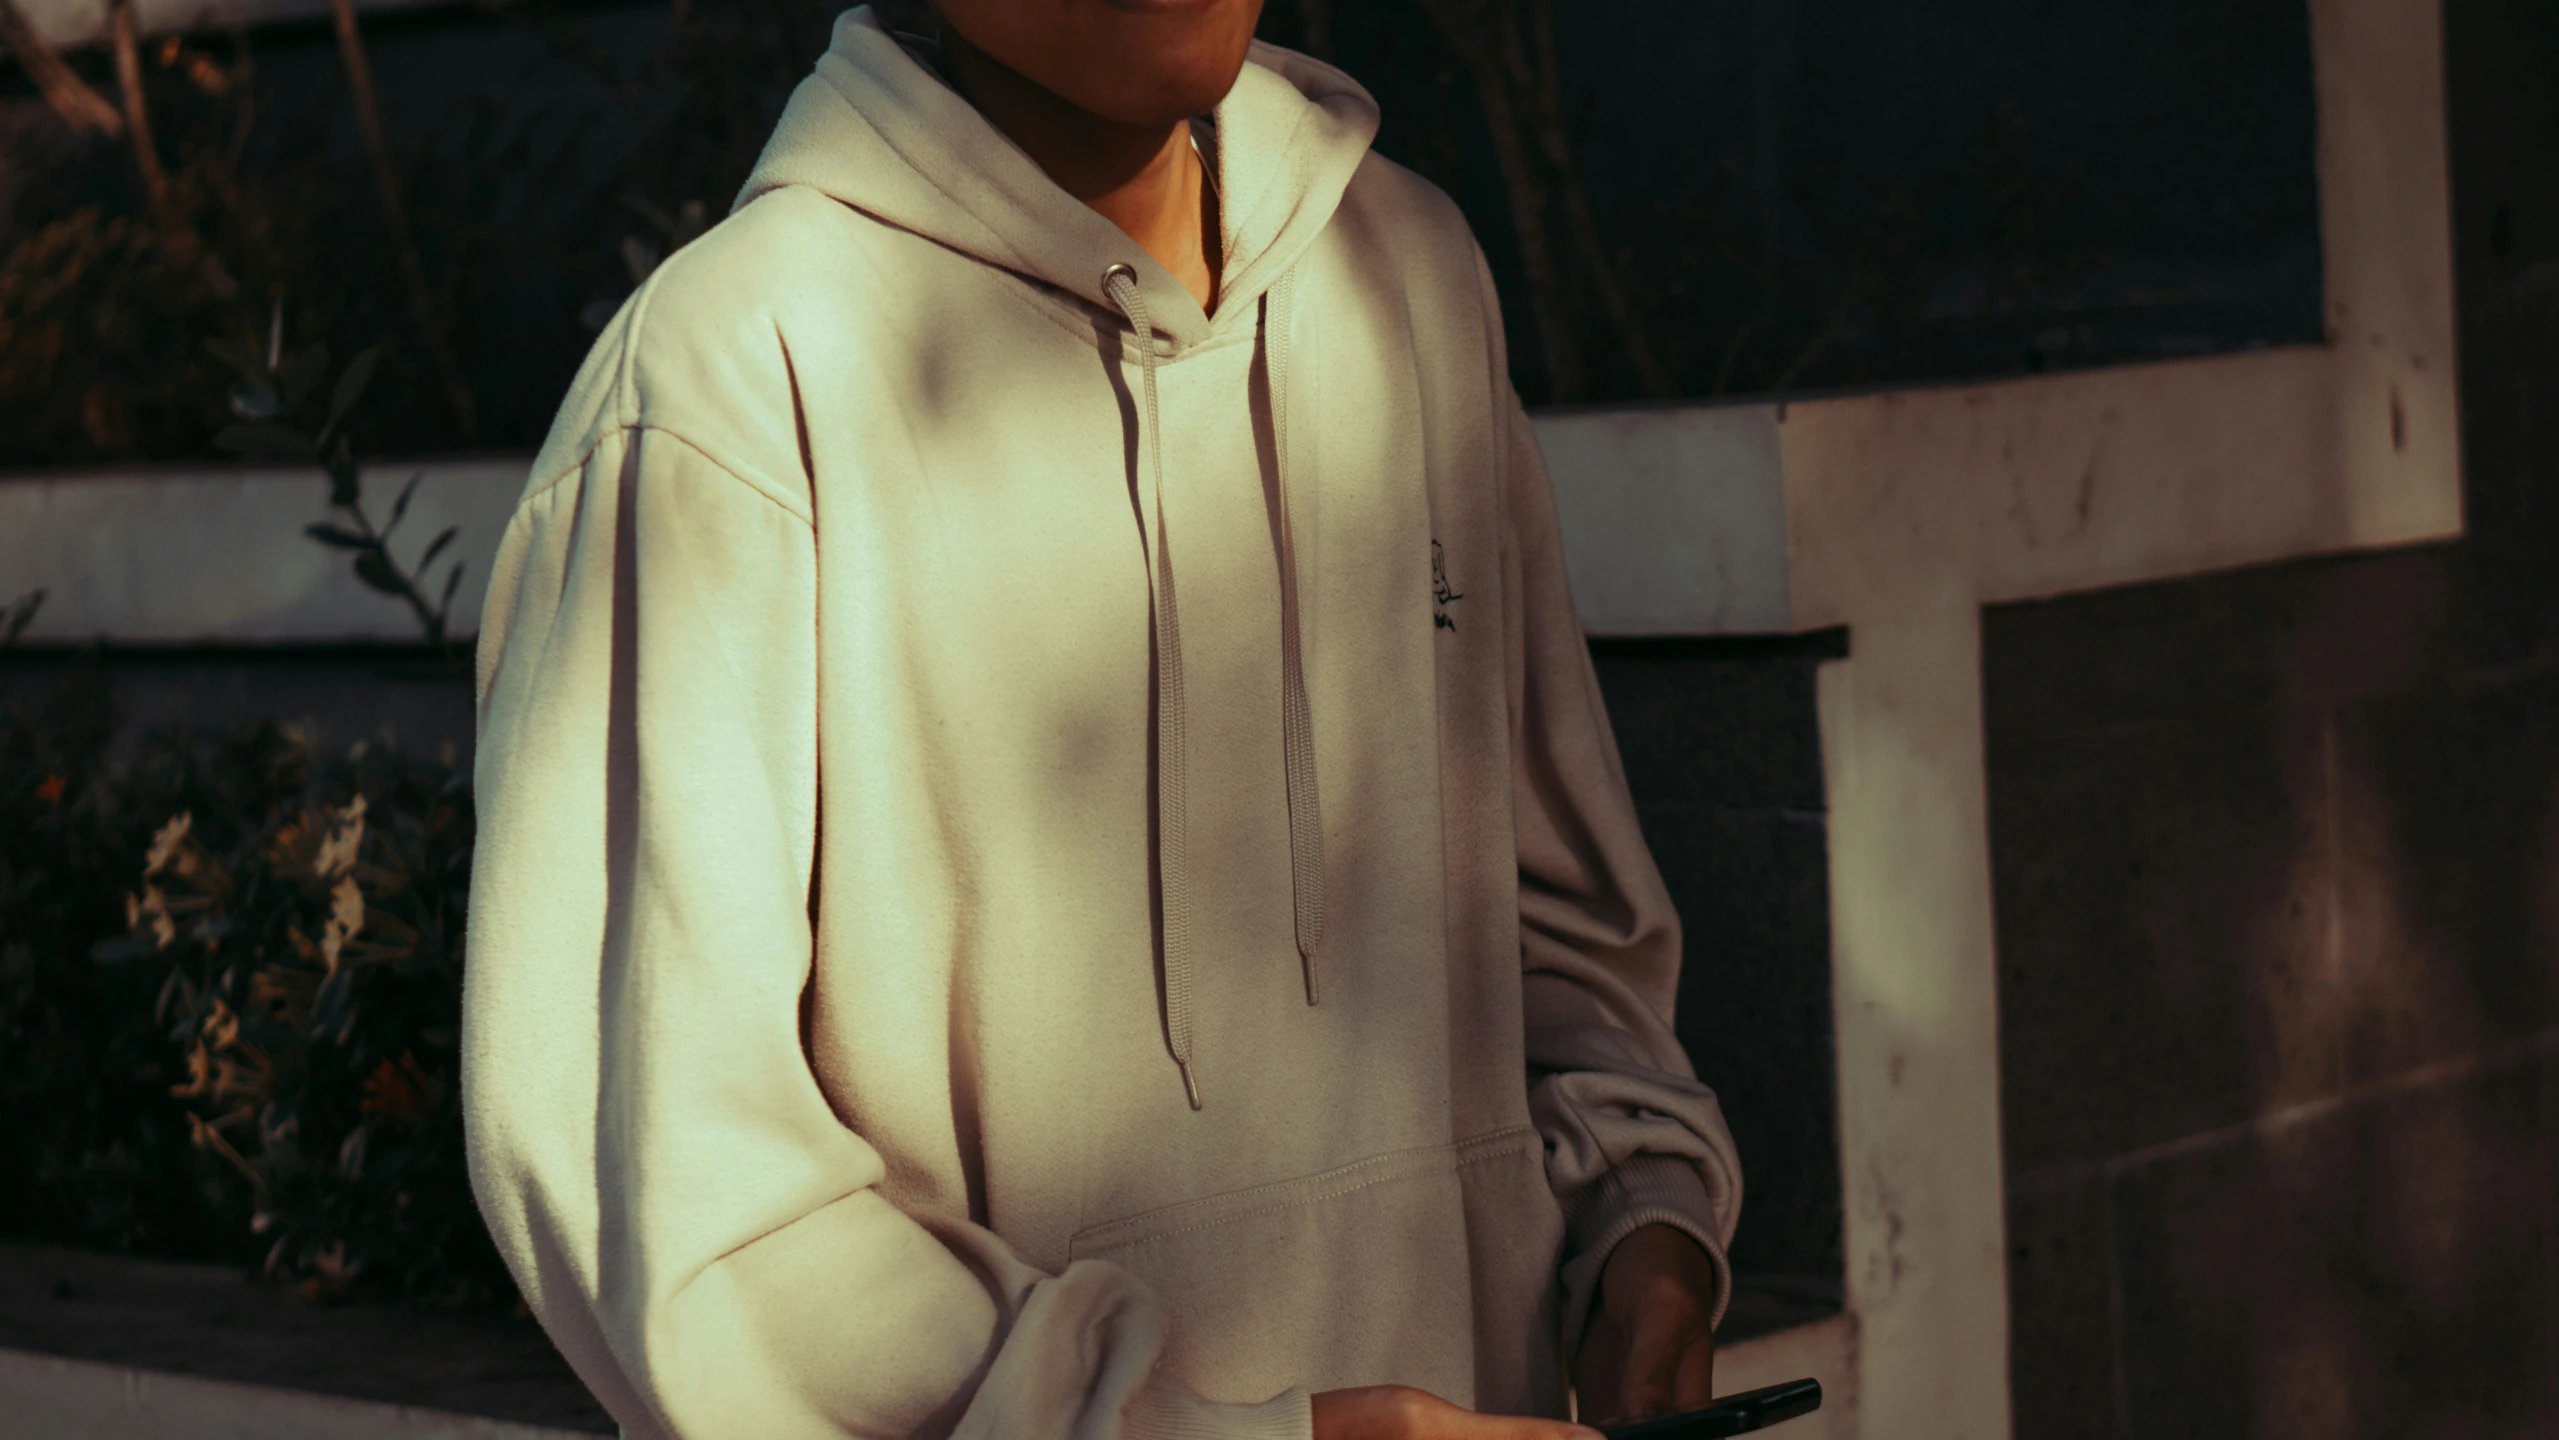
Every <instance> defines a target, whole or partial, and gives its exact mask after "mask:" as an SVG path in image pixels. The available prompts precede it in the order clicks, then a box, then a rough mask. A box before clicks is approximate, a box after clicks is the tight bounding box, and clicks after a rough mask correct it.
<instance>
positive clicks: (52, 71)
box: [0, 0, 124, 136]
mask: <svg viewBox="0 0 2559 1440" xmlns="http://www.w3.org/2000/svg"><path fill="white" fill-rule="evenodd" d="M0 48H6V49H8V50H10V51H12V52H13V53H15V54H16V55H17V57H18V64H19V66H20V67H21V68H23V69H24V70H25V71H26V72H27V78H28V79H30V80H33V81H35V82H36V88H37V89H38V90H41V91H43V92H44V103H46V104H47V105H50V106H52V107H53V110H54V113H55V114H57V115H60V116H61V117H62V118H63V119H64V120H66V121H68V122H70V125H71V128H72V129H74V130H95V131H97V132H98V133H99V134H101V135H108V136H114V135H120V134H123V133H124V117H123V116H121V115H118V114H117V113H116V108H115V107H114V106H113V105H110V104H108V103H107V102H106V98H105V97H104V96H102V95H100V94H99V93H98V92H97V91H95V90H92V89H90V88H89V82H87V81H85V80H83V79H81V78H80V75H79V72H77V71H75V70H73V69H72V68H71V67H70V65H68V64H67V63H65V62H64V61H63V58H62V53H61V52H60V51H58V50H56V49H54V48H53V42H52V41H50V40H47V39H45V38H44V33H43V32H42V31H40V30H38V29H36V27H35V25H34V23H33V22H31V21H29V20H28V19H27V17H26V14H25V12H23V11H21V10H19V9H18V3H17V0H0Z"/></svg>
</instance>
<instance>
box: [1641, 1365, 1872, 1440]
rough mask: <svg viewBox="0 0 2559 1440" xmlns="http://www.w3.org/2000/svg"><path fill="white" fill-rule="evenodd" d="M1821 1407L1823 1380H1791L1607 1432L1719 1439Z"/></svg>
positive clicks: (1660, 1439)
mask: <svg viewBox="0 0 2559 1440" xmlns="http://www.w3.org/2000/svg"><path fill="white" fill-rule="evenodd" d="M1820 1408H1822V1382H1820V1381H1819V1380H1789V1381H1787V1382H1786V1383H1785V1384H1783V1385H1770V1386H1766V1387H1763V1388H1761V1389H1758V1390H1745V1391H1743V1392H1742V1393H1740V1394H1739V1395H1727V1396H1725V1397H1724V1398H1723V1399H1721V1400H1718V1401H1716V1402H1715V1403H1714V1404H1712V1405H1709V1406H1707V1407H1706V1408H1705V1409H1703V1410H1691V1411H1689V1412H1688V1413H1687V1414H1685V1415H1665V1416H1663V1417H1662V1418H1661V1419H1659V1420H1647V1421H1645V1422H1643V1423H1642V1424H1640V1425H1623V1426H1620V1427H1618V1428H1617V1429H1615V1430H1610V1431H1607V1432H1605V1433H1606V1434H1607V1436H1608V1440H1716V1437H1718V1436H1723V1435H1746V1434H1748V1433H1750V1432H1751V1431H1753V1430H1765V1429H1767V1428H1768V1427H1769V1426H1771V1425H1774V1424H1776V1423H1777V1422H1778V1421H1780V1420H1792V1419H1794V1418H1795V1417H1796V1416H1798V1415H1810V1414H1812V1413H1813V1412H1814V1411H1816V1410H1819V1409H1820Z"/></svg>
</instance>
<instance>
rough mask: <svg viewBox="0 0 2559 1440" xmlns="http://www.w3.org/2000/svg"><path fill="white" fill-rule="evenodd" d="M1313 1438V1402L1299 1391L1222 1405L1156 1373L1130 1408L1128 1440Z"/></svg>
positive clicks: (1304, 1393) (1300, 1439) (1288, 1391)
mask: <svg viewBox="0 0 2559 1440" xmlns="http://www.w3.org/2000/svg"><path fill="white" fill-rule="evenodd" d="M1314 1433H1315V1405H1314V1397H1313V1396H1311V1395H1309V1394H1308V1393H1307V1392H1306V1390H1305V1389H1304V1388H1303V1387H1293V1388H1291V1389H1287V1390H1283V1391H1281V1392H1280V1393H1278V1394H1277V1395H1274V1396H1272V1397H1271V1398H1270V1399H1268V1400H1264V1401H1262V1402H1260V1403H1259V1404H1254V1405H1220V1404H1218V1403H1217V1402H1216V1401H1213V1400H1203V1399H1201V1398H1200V1397H1199V1396H1197V1395H1195V1394H1193V1393H1191V1389H1190V1387H1189V1386H1187V1385H1184V1384H1182V1383H1180V1382H1179V1381H1176V1380H1172V1379H1168V1378H1165V1377H1164V1376H1162V1375H1161V1373H1160V1372H1159V1374H1158V1376H1157V1378H1156V1379H1155V1380H1154V1381H1153V1382H1152V1383H1150V1384H1149V1385H1148V1386H1147V1387H1146V1388H1145V1390H1143V1391H1141V1392H1139V1394H1138V1397H1137V1398H1136V1400H1134V1401H1132V1402H1131V1403H1130V1405H1129V1407H1128V1430H1127V1434H1128V1440H1309V1437H1311V1436H1312V1435H1314Z"/></svg>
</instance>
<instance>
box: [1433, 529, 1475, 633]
mask: <svg viewBox="0 0 2559 1440" xmlns="http://www.w3.org/2000/svg"><path fill="white" fill-rule="evenodd" d="M1465 598H1466V597H1465V596H1463V595H1461V594H1459V593H1457V589H1456V587H1454V586H1452V585H1450V584H1449V583H1448V553H1447V552H1446V551H1444V550H1442V549H1440V545H1439V542H1438V541H1436V540H1434V541H1432V542H1431V626H1432V628H1433V629H1437V630H1454V629H1456V628H1457V622H1456V621H1455V620H1453V619H1451V618H1449V614H1448V607H1449V606H1451V605H1454V604H1456V603H1457V602H1458V601H1460V600H1463V599H1465Z"/></svg>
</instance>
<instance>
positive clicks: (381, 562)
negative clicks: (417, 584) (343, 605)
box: [355, 550, 409, 595]
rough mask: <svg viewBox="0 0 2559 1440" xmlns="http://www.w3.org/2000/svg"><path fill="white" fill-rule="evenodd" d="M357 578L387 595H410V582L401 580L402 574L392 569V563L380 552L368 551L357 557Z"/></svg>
mask: <svg viewBox="0 0 2559 1440" xmlns="http://www.w3.org/2000/svg"><path fill="white" fill-rule="evenodd" d="M355 578H357V579H358V580H361V581H363V582H364V583H365V584H367V585H370V586H372V587H373V588H374V589H376V590H379V591H381V592H382V593H383V594H385V595H406V594H407V593H409V586H408V582H406V581H404V580H402V579H401V578H400V572H399V571H397V570H394V569H392V568H391V562H390V561H388V560H385V559H383V558H382V552H381V551H379V550H367V551H365V552H364V553H363V554H361V555H358V556H356V557H355Z"/></svg>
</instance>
